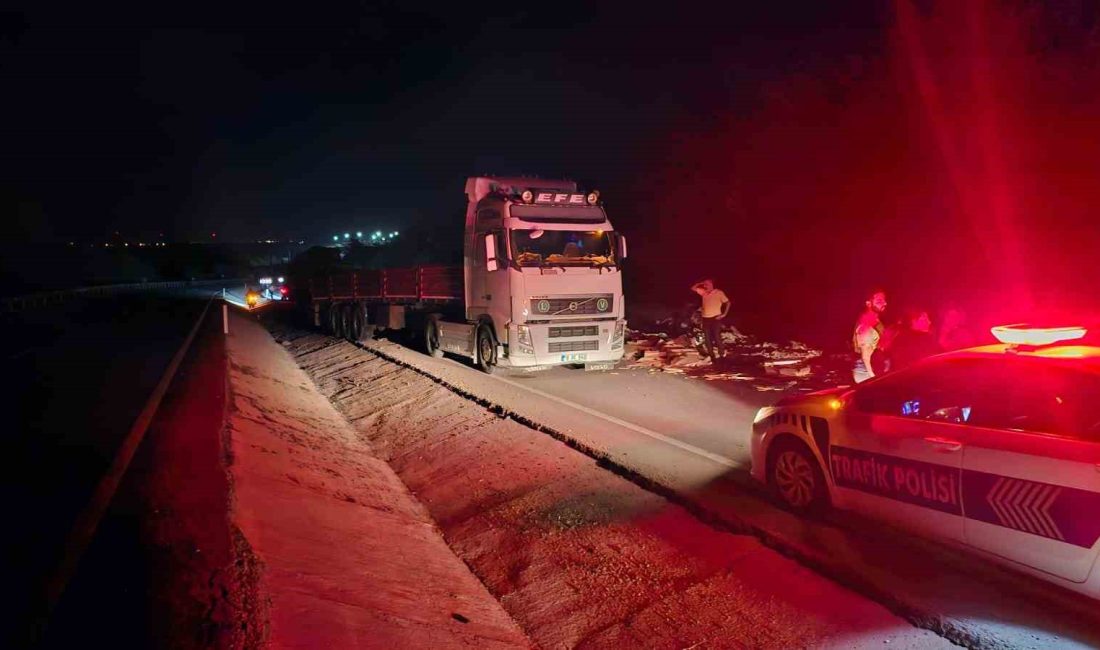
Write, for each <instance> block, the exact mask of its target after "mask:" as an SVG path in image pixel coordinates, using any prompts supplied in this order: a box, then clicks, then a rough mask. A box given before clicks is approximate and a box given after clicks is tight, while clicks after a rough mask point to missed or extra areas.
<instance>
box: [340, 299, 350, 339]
mask: <svg viewBox="0 0 1100 650" xmlns="http://www.w3.org/2000/svg"><path fill="white" fill-rule="evenodd" d="M351 308H352V306H351V305H344V307H343V309H341V310H340V338H343V339H347V340H349V341H350V340H351V319H352V313H351Z"/></svg>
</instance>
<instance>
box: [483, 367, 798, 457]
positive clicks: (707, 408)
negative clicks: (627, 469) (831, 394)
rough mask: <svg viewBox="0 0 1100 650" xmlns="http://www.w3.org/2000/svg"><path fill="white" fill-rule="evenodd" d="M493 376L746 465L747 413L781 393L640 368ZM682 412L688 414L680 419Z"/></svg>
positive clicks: (757, 408) (748, 423)
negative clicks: (651, 371) (688, 415)
mask: <svg viewBox="0 0 1100 650" xmlns="http://www.w3.org/2000/svg"><path fill="white" fill-rule="evenodd" d="M494 377H496V378H498V379H501V380H503V381H507V382H510V383H514V384H517V385H520V386H523V387H526V388H534V389H536V390H540V391H542V392H545V393H549V394H551V395H554V396H556V397H559V398H562V399H565V400H568V401H570V402H574V403H576V404H581V405H583V406H586V407H588V408H590V409H594V410H597V411H599V412H601V413H605V414H607V415H611V416H614V417H616V418H619V419H621V420H625V421H627V422H630V423H632V424H637V425H640V426H643V427H646V428H648V429H653V430H655V431H660V432H661V433H663V434H665V435H669V436H672V437H674V438H676V439H677V440H681V441H683V442H686V443H688V444H690V445H693V446H695V447H699V448H702V449H705V450H707V451H710V452H714V453H716V454H719V455H722V456H725V457H727V458H729V459H731V460H733V461H734V462H736V463H738V464H745V465H746V466H747V464H748V463H749V461H750V459H749V433H750V432H751V423H752V419H753V416H755V415H756V411H757V410H759V409H760V407H762V406H767V405H770V404H774V403H775V401H776V400H778V399H779V397H780V396H781V394H780V393H777V392H760V391H756V390H753V389H752V388H751V387H748V386H745V385H744V384H743V383H735V382H717V381H714V382H711V381H703V380H700V379H697V378H692V377H687V376H684V375H674V374H666V373H660V372H654V373H650V372H646V371H644V370H620V371H612V372H585V371H584V370H580V369H572V368H563V367H559V368H551V369H548V370H544V371H540V372H537V373H530V374H523V373H516V372H509V373H505V372H498V373H497V374H495V375H494ZM688 413H690V414H691V416H690V417H685V414H688Z"/></svg>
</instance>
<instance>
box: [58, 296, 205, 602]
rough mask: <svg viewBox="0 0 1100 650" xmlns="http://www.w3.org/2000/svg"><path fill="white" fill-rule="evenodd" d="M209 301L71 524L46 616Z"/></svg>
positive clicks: (111, 496)
mask: <svg viewBox="0 0 1100 650" xmlns="http://www.w3.org/2000/svg"><path fill="white" fill-rule="evenodd" d="M213 302H214V298H213V297H212V298H211V299H210V300H209V301H207V303H206V306H205V307H203V310H202V314H200V315H199V318H198V320H196V321H195V324H194V326H192V327H191V332H190V333H189V334H188V335H187V339H185V340H184V342H183V345H182V346H181V347H180V349H179V350H177V351H176V356H174V357H172V361H171V362H170V363H169V364H168V368H167V369H166V370H165V371H164V375H162V376H161V378H160V382H159V383H158V384H157V386H156V388H154V389H153V392H152V394H151V395H149V399H148V400H146V402H145V407H144V408H143V409H141V413H139V414H138V416H137V419H136V420H134V424H133V425H132V426H131V427H130V432H129V433H128V434H127V435H126V439H125V440H123V441H122V445H121V446H120V447H119V449H118V452H117V453H116V454H115V458H114V460H113V461H112V462H111V467H110V468H109V469H108V470H107V473H106V474H104V475H103V478H101V479H100V480H99V485H97V486H96V489H95V492H93V493H92V499H91V501H89V502H88V505H87V506H85V507H84V510H83V511H81V513H80V516H78V517H77V518H76V523H75V524H73V528H72V531H71V532H70V533H69V537H68V539H67V540H66V542H65V552H64V554H63V555H62V557H61V563H60V564H59V565H58V567H57V570H56V571H55V572H54V574H53V575H52V576H51V577H50V581H49V583H47V585H46V606H47V610H46V615H47V616H49V614H50V613H51V612H52V611H53V608H54V607H55V606H56V605H57V601H58V600H60V599H61V595H62V594H63V593H65V588H66V587H67V586H68V584H69V580H71V579H72V576H73V574H74V573H76V567H77V565H78V564H79V563H80V558H81V557H82V556H83V555H84V551H85V550H87V548H88V544H90V543H91V541H92V538H93V537H94V536H95V533H96V529H97V528H98V527H99V522H100V520H101V519H103V514H104V513H105V512H106V511H107V507H108V506H109V505H110V504H111V501H112V500H113V499H114V496H115V491H116V490H118V484H119V483H120V482H121V481H122V476H123V475H124V474H125V473H126V469H127V468H128V467H129V466H130V461H131V460H132V459H133V457H134V453H135V452H136V451H137V448H138V446H139V445H140V444H141V441H142V439H143V438H144V437H145V432H146V430H148V428H149V424H150V423H152V421H153V416H155V415H156V413H157V409H158V408H159V407H160V402H161V400H162V399H163V398H164V394H165V393H166V392H167V391H168V386H169V384H171V383H172V379H173V378H174V377H175V376H176V370H178V369H179V366H180V364H181V363H182V362H183V358H184V356H186V354H187V350H188V349H189V348H190V347H191V341H193V340H194V338H195V334H196V333H198V331H199V326H200V325H202V322H203V320H204V319H205V318H206V312H207V311H209V310H210V305H211V303H213Z"/></svg>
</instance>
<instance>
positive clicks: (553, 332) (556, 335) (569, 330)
mask: <svg viewBox="0 0 1100 650" xmlns="http://www.w3.org/2000/svg"><path fill="white" fill-rule="evenodd" d="M599 333H600V328H599V327H597V326H596V325H582V326H580V327H551V328H550V338H552V339H560V338H567V337H570V336H598V335H599Z"/></svg>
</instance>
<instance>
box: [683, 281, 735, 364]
mask: <svg viewBox="0 0 1100 650" xmlns="http://www.w3.org/2000/svg"><path fill="white" fill-rule="evenodd" d="M691 290H692V291H694V292H695V293H697V294H699V297H701V298H702V299H703V309H702V317H703V333H704V334H706V337H707V351H708V352H709V353H710V360H711V363H714V362H715V361H717V360H718V359H720V358H722V357H724V356H725V354H726V350H725V346H724V345H723V343H722V319H723V318H725V317H726V314H728V313H729V311H730V299H729V298H727V297H726V294H725V292H723V291H722V290H721V289H715V288H714V280H711V279H709V278H708V279H706V280H703V281H702V282H696V283H695V284H694V285H692V287H691ZM715 348H717V352H718V354H717V356H715Z"/></svg>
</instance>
